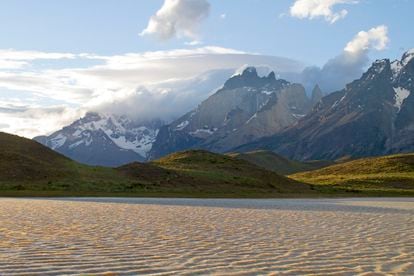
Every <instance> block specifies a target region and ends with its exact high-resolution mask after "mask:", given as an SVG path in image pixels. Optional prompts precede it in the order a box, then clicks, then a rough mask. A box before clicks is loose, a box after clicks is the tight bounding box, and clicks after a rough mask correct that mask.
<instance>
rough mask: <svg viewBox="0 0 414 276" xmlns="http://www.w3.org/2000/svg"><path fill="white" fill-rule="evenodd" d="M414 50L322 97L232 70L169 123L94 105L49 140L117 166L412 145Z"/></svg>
mask: <svg viewBox="0 0 414 276" xmlns="http://www.w3.org/2000/svg"><path fill="white" fill-rule="evenodd" d="M413 60H414V49H413V50H410V51H408V52H406V53H405V54H404V55H403V57H402V58H401V60H396V61H392V62H391V61H390V60H388V59H383V60H377V61H375V62H374V63H373V64H372V66H371V67H370V68H369V69H368V70H367V71H366V72H365V73H364V74H363V75H362V76H361V78H360V79H357V80H355V81H353V82H351V83H349V84H348V85H347V86H346V88H344V89H343V90H340V91H336V92H333V93H330V94H327V95H325V96H324V94H323V93H322V91H321V90H320V88H319V87H318V86H317V85H316V86H315V88H314V89H313V91H312V93H309V94H311V95H310V97H308V96H307V93H306V92H305V89H304V87H303V86H302V85H301V84H298V83H290V82H288V81H286V80H283V79H277V78H276V76H275V74H274V73H273V72H271V73H269V74H267V75H265V76H262V75H260V76H259V74H258V73H257V70H256V69H255V68H254V67H247V68H245V69H244V70H243V71H242V72H239V73H236V74H234V75H233V76H232V77H230V78H229V79H228V80H227V81H226V82H225V83H224V85H223V86H222V87H221V88H220V89H218V90H217V91H216V92H215V93H213V94H211V95H210V96H209V97H208V98H206V99H205V100H204V101H202V102H201V103H200V104H199V105H198V106H197V107H196V108H194V109H193V110H191V111H190V112H188V113H186V114H184V115H183V116H181V117H179V118H178V119H175V120H173V121H172V122H171V123H168V124H163V122H162V120H160V119H154V120H150V121H145V122H142V121H141V122H137V121H134V120H132V119H130V118H128V116H126V115H113V114H101V113H88V114H87V115H86V116H85V117H84V118H81V119H80V120H78V121H76V122H74V123H73V124H71V125H69V126H67V127H65V128H63V129H62V130H60V131H57V132H55V133H53V134H52V135H50V136H42V137H36V138H35V140H36V141H39V142H41V143H42V144H44V145H46V146H48V147H50V148H52V149H54V150H56V151H58V152H60V153H62V154H64V155H66V156H68V157H70V158H72V159H74V160H77V161H79V162H82V163H86V164H91V165H103V166H119V165H122V164H126V163H129V162H132V161H148V160H153V159H157V158H160V157H162V156H165V155H167V154H170V153H174V152H177V151H182V150H188V149H204V150H209V151H212V152H217V153H225V152H247V151H255V150H262V149H265V150H269V151H272V152H276V153H278V154H281V155H282V156H285V157H287V158H290V159H294V160H302V161H305V160H336V159H339V158H356V157H365V156H377V155H384V154H391V153H400V152H412V151H414V93H412V92H414V81H413V80H414V61H413Z"/></svg>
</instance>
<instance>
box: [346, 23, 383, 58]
mask: <svg viewBox="0 0 414 276" xmlns="http://www.w3.org/2000/svg"><path fill="white" fill-rule="evenodd" d="M388 42H389V38H388V28H387V26H385V25H381V26H378V27H375V28H372V29H370V30H369V31H360V32H359V33H358V34H357V35H356V36H355V37H354V39H352V41H350V42H348V44H347V45H346V47H345V49H344V50H345V51H347V52H349V53H354V54H356V53H360V52H362V51H366V50H369V49H376V50H383V49H385V47H386V46H387V44H388Z"/></svg>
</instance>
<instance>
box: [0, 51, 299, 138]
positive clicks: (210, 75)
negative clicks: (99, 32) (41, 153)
mask: <svg viewBox="0 0 414 276" xmlns="http://www.w3.org/2000/svg"><path fill="white" fill-rule="evenodd" d="M25 53H26V51H23V52H22V56H24V54H25ZM13 54H14V55H15V56H17V57H18V58H19V59H20V60H23V59H22V56H20V55H19V54H18V53H17V52H14V53H13ZM46 54H47V53H44V55H43V56H44V57H46V56H47V55H46ZM55 57H56V58H57V57H58V56H57V55H56V56H55ZM61 57H62V58H69V57H70V58H72V57H74V58H76V59H78V60H79V61H80V63H81V64H82V67H73V64H72V63H71V64H69V65H67V66H69V67H65V66H64V64H63V65H62V64H61V66H59V69H55V68H49V67H47V65H48V63H45V64H42V66H40V67H37V66H38V64H36V63H31V60H29V57H28V58H27V59H25V60H23V61H24V62H27V64H28V65H27V66H28V67H23V68H19V69H3V70H0V91H5V92H6V91H8V92H7V93H8V95H10V96H7V97H6V98H5V97H4V95H5V93H3V95H1V94H2V93H0V106H1V105H3V106H4V105H6V101H5V99H9V100H10V97H13V98H15V99H16V101H15V102H13V103H7V104H8V105H10V104H13V105H14V106H15V107H16V106H20V107H24V108H25V109H27V110H33V109H34V110H36V112H37V113H36V114H38V113H39V112H40V110H39V108H40V109H41V110H43V109H44V108H50V107H51V106H56V105H57V104H58V106H63V107H66V108H67V109H64V111H62V112H67V114H68V115H61V114H60V113H58V112H54V113H53V112H47V114H49V115H47V116H50V117H53V116H61V117H62V118H74V117H73V114H75V115H76V116H77V115H78V114H80V113H81V112H80V111H82V110H83V111H84V110H93V109H99V110H105V109H107V110H108V112H112V111H118V112H121V111H122V112H125V110H133V112H130V113H131V115H133V116H135V117H136V118H137V119H140V118H144V117H145V118H146V119H151V118H148V117H151V116H159V117H161V118H162V119H165V120H169V119H172V118H174V116H179V115H182V114H183V113H184V112H186V111H188V110H189V109H191V108H193V107H195V106H196V105H197V104H198V103H199V102H200V101H202V100H203V99H205V98H206V97H207V96H208V95H210V93H211V92H212V91H213V90H215V89H217V88H218V87H219V86H220V85H222V84H223V83H224V81H225V79H226V78H227V77H229V76H230V75H231V74H232V72H233V71H232V70H235V69H236V68H239V67H240V66H242V65H244V64H250V65H262V64H265V65H268V66H270V67H272V68H276V69H277V70H278V71H279V72H300V70H302V69H303V65H302V64H301V63H299V62H297V61H294V60H290V59H286V58H279V57H269V56H263V55H259V54H255V53H247V52H243V51H239V50H235V49H228V48H222V47H215V46H205V47H199V48H192V49H176V50H170V51H154V52H144V53H127V54H122V55H113V56H101V55H95V54H70V55H67V56H66V55H62V56H61ZM11 61H16V62H17V61H19V60H11ZM32 61H36V59H34V58H33V59H32ZM88 62H89V63H88ZM75 64H77V63H75ZM88 64H89V65H88ZM70 65H71V66H70ZM62 67H63V68H62ZM195 87H197V88H195ZM2 96H3V97H2ZM39 99H41V100H39ZM45 102H46V104H45ZM125 103H128V104H127V105H125ZM111 106H112V107H113V108H110V107H111ZM126 106H129V107H128V108H126ZM8 111H10V109H9V110H8ZM14 111H17V109H16V108H15V109H14ZM75 111H76V112H75ZM154 111H156V112H154ZM32 114H35V113H30V112H28V111H25V112H18V113H15V115H10V112H6V109H0V121H2V122H5V124H8V125H10V126H12V127H10V128H8V130H10V131H13V132H14V133H18V134H21V135H27V136H29V137H31V136H33V135H38V134H43V133H46V132H49V130H50V129H58V128H60V127H62V125H61V123H63V121H65V122H66V120H60V119H58V118H56V119H53V120H52V118H50V119H48V120H49V121H48V123H47V125H48V126H47V127H40V126H39V127H32V126H33V125H36V124H35V122H34V121H31V120H29V119H28V117H29V116H30V115H32ZM39 114H40V113H39ZM45 116H46V115H45ZM76 116H75V117H76ZM13 118H14V119H13ZM19 118H20V119H19ZM9 122H10V123H9ZM44 122H45V121H44ZM15 123H16V124H15Z"/></svg>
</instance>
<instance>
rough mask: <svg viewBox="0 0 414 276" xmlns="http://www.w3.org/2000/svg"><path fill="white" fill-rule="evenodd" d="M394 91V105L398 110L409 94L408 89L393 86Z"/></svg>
mask: <svg viewBox="0 0 414 276" xmlns="http://www.w3.org/2000/svg"><path fill="white" fill-rule="evenodd" d="M394 92H395V104H394V106H395V107H396V108H397V109H398V111H400V109H401V105H402V104H403V102H404V100H405V99H406V98H407V97H408V96H410V91H409V90H408V89H405V88H403V87H394Z"/></svg>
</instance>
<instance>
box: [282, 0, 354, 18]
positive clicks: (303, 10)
mask: <svg viewBox="0 0 414 276" xmlns="http://www.w3.org/2000/svg"><path fill="white" fill-rule="evenodd" d="M356 3H358V1H356V0H296V1H295V3H294V4H293V5H292V6H291V7H290V15H291V16H293V17H297V18H300V19H305V18H308V19H314V18H320V17H323V18H325V20H326V21H328V22H329V23H335V22H336V21H338V20H339V19H342V18H344V17H345V16H346V15H347V14H348V10H346V9H340V10H334V8H335V6H337V5H340V4H356Z"/></svg>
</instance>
